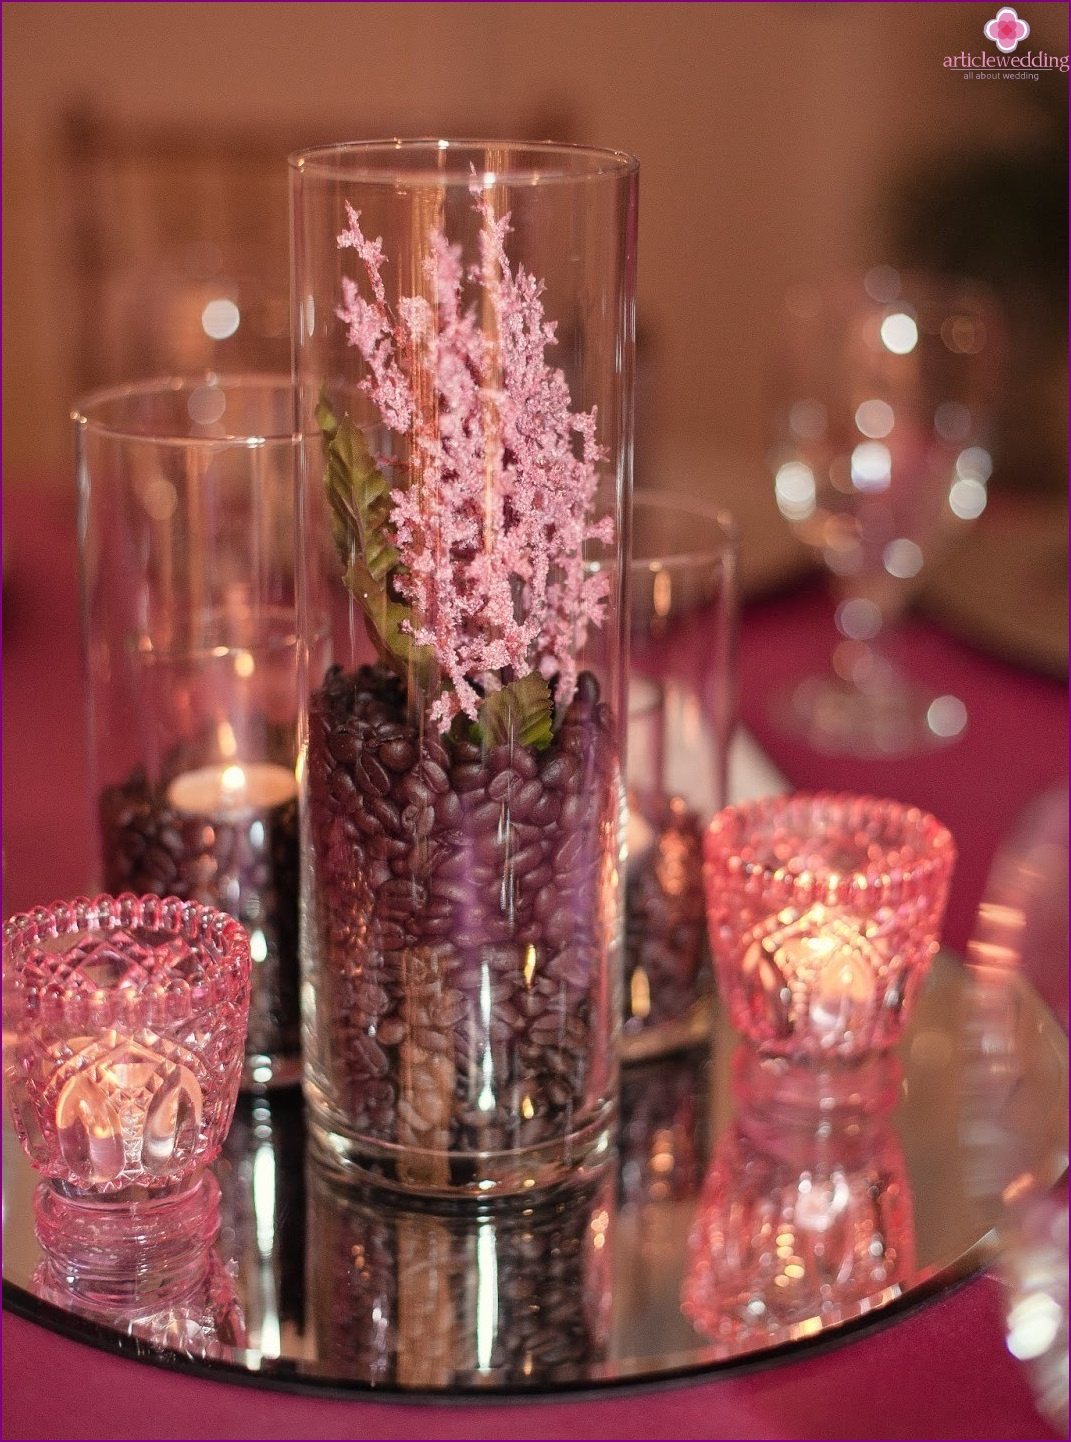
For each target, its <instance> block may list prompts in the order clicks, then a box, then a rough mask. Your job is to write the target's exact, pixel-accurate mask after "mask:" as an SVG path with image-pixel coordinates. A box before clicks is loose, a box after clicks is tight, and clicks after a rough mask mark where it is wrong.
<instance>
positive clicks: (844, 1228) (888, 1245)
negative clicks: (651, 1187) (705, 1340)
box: [681, 1058, 915, 1355]
mask: <svg viewBox="0 0 1071 1442" xmlns="http://www.w3.org/2000/svg"><path fill="white" fill-rule="evenodd" d="M738 1059H739V1058H738ZM759 1065H760V1066H764V1067H765V1068H767V1070H768V1073H769V1074H768V1075H766V1076H759V1077H758V1078H756V1076H755V1068H754V1067H752V1068H750V1075H749V1069H748V1068H747V1067H746V1066H744V1067H741V1066H738V1067H737V1069H736V1075H737V1082H738V1085H737V1087H736V1088H735V1090H736V1093H737V1106H738V1111H737V1114H736V1117H735V1118H734V1120H733V1122H732V1123H731V1124H730V1126H729V1127H728V1129H727V1130H726V1132H725V1133H724V1134H723V1135H722V1138H721V1140H720V1142H719V1143H718V1147H717V1151H716V1152H715V1155H714V1159H713V1162H712V1165H711V1168H710V1171H709V1172H708V1173H707V1177H706V1180H705V1182H704V1184H703V1190H702V1194H701V1196H700V1200H699V1207H698V1210H697V1211H696V1216H695V1221H694V1223H693V1226H692V1232H691V1237H690V1240H689V1256H688V1265H687V1269H686V1272H685V1277H684V1284H683V1289H682V1295H681V1304H682V1309H683V1311H684V1313H685V1315H686V1316H687V1317H688V1318H689V1319H690V1320H691V1321H692V1322H693V1324H694V1325H695V1326H696V1328H697V1329H698V1330H699V1331H700V1332H701V1333H703V1335H704V1336H706V1337H709V1338H710V1340H711V1341H712V1342H714V1343H716V1344H718V1345H719V1347H720V1348H723V1349H724V1355H732V1354H733V1353H736V1352H739V1351H746V1350H749V1349H750V1348H753V1347H755V1346H756V1345H761V1344H767V1345H769V1344H776V1343H777V1342H780V1341H788V1340H791V1339H792V1338H793V1337H794V1336H801V1335H809V1334H810V1333H812V1332H815V1331H817V1330H819V1327H820V1326H821V1325H831V1324H834V1323H836V1322H838V1321H840V1320H842V1319H843V1318H844V1317H847V1316H852V1315H855V1314H856V1313H857V1312H858V1311H859V1310H860V1308H861V1306H862V1305H863V1304H865V1302H866V1300H867V1299H870V1298H874V1297H875V1296H880V1295H882V1294H883V1293H886V1292H887V1293H888V1294H889V1295H890V1296H893V1295H895V1294H896V1292H897V1291H899V1290H900V1289H901V1288H902V1287H904V1286H906V1285H908V1284H909V1282H910V1280H911V1278H912V1277H913V1276H914V1274H915V1234H914V1221H913V1215H912V1204H911V1193H910V1188H909V1185H908V1179H907V1168H906V1166H905V1163H904V1157H903V1152H902V1150H901V1148H900V1143H899V1141H898V1139H897V1137H896V1133H895V1132H894V1130H893V1129H892V1127H891V1126H890V1124H889V1111H890V1109H891V1105H892V1103H893V1101H894V1100H895V1097H896V1087H895V1085H893V1086H889V1085H888V1078H887V1077H885V1076H884V1075H882V1074H881V1073H876V1074H875V1076H874V1077H871V1078H868V1081H869V1082H879V1083H881V1084H882V1085H881V1091H880V1093H875V1094H874V1095H869V1094H868V1093H867V1091H866V1088H865V1087H864V1088H862V1089H861V1091H859V1092H858V1093H857V1094H856V1095H855V1096H854V1097H852V1098H850V1099H848V1100H845V1099H844V1098H840V1099H839V1100H838V1104H837V1105H836V1106H835V1108H834V1107H831V1106H829V1105H826V1104H824V1103H823V1104H821V1105H818V1104H814V1103H815V1102H816V1101H817V1097H818V1095H820V1093H816V1092H814V1090H813V1089H812V1088H810V1087H809V1086H808V1082H807V1079H806V1078H797V1077H795V1076H794V1075H793V1074H792V1070H791V1068H789V1069H786V1070H780V1071H774V1070H773V1069H774V1068H779V1067H780V1066H781V1063H779V1062H775V1061H772V1060H770V1061H767V1062H765V1063H760V1064H759ZM852 1070H855V1069H854V1068H853V1069H852ZM741 1080H743V1081H744V1083H745V1087H743V1088H742V1087H741V1086H740V1085H739V1082H740V1081H741ZM894 1080H895V1078H894ZM756 1082H757V1084H756ZM809 1091H810V1093H811V1104H808V1102H807V1101H806V1100H803V1099H804V1098H806V1096H807V1093H808V1092H809ZM772 1114H773V1115H775V1116H776V1122H773V1123H772V1122H771V1115H772ZM816 1319H821V1321H820V1322H819V1321H817V1320H816Z"/></svg>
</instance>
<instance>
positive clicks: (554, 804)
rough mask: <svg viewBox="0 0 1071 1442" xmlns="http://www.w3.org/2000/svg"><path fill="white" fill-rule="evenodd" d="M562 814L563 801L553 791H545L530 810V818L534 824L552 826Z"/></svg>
mask: <svg viewBox="0 0 1071 1442" xmlns="http://www.w3.org/2000/svg"><path fill="white" fill-rule="evenodd" d="M560 814H561V801H560V800H559V798H558V797H557V796H556V795H555V794H554V792H552V791H543V792H542V793H541V794H540V795H539V796H538V797H537V798H536V799H535V801H534V803H533V805H532V807H531V810H530V811H529V812H528V820H529V821H531V822H532V824H533V825H534V826H540V827H547V828H549V827H552V826H553V825H554V823H555V822H556V821H557V820H558V817H559V816H560Z"/></svg>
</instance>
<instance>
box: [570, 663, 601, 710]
mask: <svg viewBox="0 0 1071 1442" xmlns="http://www.w3.org/2000/svg"><path fill="white" fill-rule="evenodd" d="M598 699H599V683H598V680H597V679H596V678H595V676H594V675H593V674H592V672H591V671H581V673H580V675H579V676H578V677H577V678H576V700H577V701H578V702H580V703H587V704H589V705H594V703H595V702H596V701H598ZM575 704H576V703H575V702H574V705H575Z"/></svg>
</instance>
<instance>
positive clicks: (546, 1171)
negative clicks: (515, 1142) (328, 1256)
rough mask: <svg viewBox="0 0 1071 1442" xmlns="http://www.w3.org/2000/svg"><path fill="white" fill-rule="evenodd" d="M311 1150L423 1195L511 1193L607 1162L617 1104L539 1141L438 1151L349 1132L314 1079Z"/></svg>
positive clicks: (333, 1168)
mask: <svg viewBox="0 0 1071 1442" xmlns="http://www.w3.org/2000/svg"><path fill="white" fill-rule="evenodd" d="M305 1100H306V1105H307V1107H308V1137H309V1152H310V1155H311V1156H313V1157H314V1158H315V1159H316V1161H317V1162H318V1163H319V1165H320V1166H321V1167H323V1168H325V1169H326V1170H327V1171H328V1172H329V1173H331V1174H333V1175H334V1176H336V1177H338V1178H341V1179H343V1180H346V1181H353V1182H368V1183H371V1184H373V1185H375V1186H377V1187H379V1188H380V1189H385V1190H387V1191H393V1192H402V1193H407V1194H413V1195H418V1196H423V1197H440V1198H447V1199H449V1198H457V1199H462V1198H465V1197H483V1198H486V1197H499V1196H502V1197H506V1196H517V1195H523V1194H526V1193H531V1192H536V1191H542V1190H544V1189H545V1188H547V1187H553V1186H557V1185H558V1184H559V1183H561V1182H564V1181H567V1180H569V1179H575V1178H577V1177H580V1176H585V1175H587V1174H588V1173H590V1172H592V1171H594V1170H596V1169H597V1168H599V1167H602V1166H603V1165H605V1163H606V1161H607V1159H608V1157H609V1156H610V1155H611V1153H612V1152H613V1150H614V1128H615V1123H616V1114H617V1107H616V1102H613V1101H610V1102H606V1103H604V1105H603V1106H602V1107H601V1108H600V1109H599V1110H598V1111H597V1112H596V1113H595V1114H594V1116H593V1117H591V1118H590V1119H589V1120H588V1121H587V1122H586V1124H585V1125H584V1126H582V1127H578V1128H577V1129H576V1130H575V1131H572V1132H569V1133H567V1134H566V1135H565V1136H562V1137H556V1138H555V1139H554V1140H553V1141H549V1142H543V1143H541V1144H540V1145H538V1146H529V1147H516V1148H512V1149H506V1150H502V1151H495V1152H476V1151H450V1152H445V1151H431V1150H428V1149H424V1148H420V1147H409V1146H397V1145H393V1144H391V1143H389V1142H379V1141H374V1140H372V1139H371V1138H368V1137H363V1136H357V1135H354V1134H353V1133H352V1132H350V1131H349V1130H348V1129H347V1127H346V1125H345V1122H344V1119H343V1118H341V1117H339V1116H338V1115H337V1113H336V1112H335V1111H334V1110H333V1108H332V1107H331V1106H330V1104H329V1103H328V1101H327V1099H326V1098H325V1097H324V1096H323V1094H322V1092H320V1090H319V1089H318V1088H317V1087H316V1086H315V1084H314V1083H312V1082H311V1081H306V1088H305Z"/></svg>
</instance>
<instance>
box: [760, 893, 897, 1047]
mask: <svg viewBox="0 0 1071 1442" xmlns="http://www.w3.org/2000/svg"><path fill="white" fill-rule="evenodd" d="M868 929H869V928H868V924H867V923H866V922H865V921H864V920H862V919H861V918H859V917H857V916H853V915H852V914H851V913H850V912H848V911H846V910H844V909H842V908H833V907H827V906H822V905H815V906H812V907H810V908H809V909H808V910H806V911H804V912H803V913H802V914H801V915H800V916H799V917H797V918H796V920H795V921H789V922H787V923H784V924H775V925H774V926H773V929H771V930H770V931H768V932H767V933H766V934H765V935H764V936H760V937H759V938H758V939H757V940H756V941H755V943H753V945H752V947H751V949H750V950H749V952H748V954H747V955H746V957H745V960H744V968H745V972H746V973H747V972H750V973H752V974H754V975H755V976H756V977H758V978H760V982H761V985H762V988H763V990H765V991H766V992H767V993H769V1002H770V1004H771V1006H772V1007H773V1010H774V1012H775V1013H779V1014H780V1021H779V1024H778V1027H777V1030H778V1031H780V1032H782V1033H784V1032H785V1031H786V1030H788V1029H791V1030H795V1029H797V1028H799V1027H801V1026H803V1025H806V1027H807V1028H808V1029H809V1030H811V1031H812V1033H813V1035H814V1037H815V1039H816V1040H817V1042H818V1043H819V1045H820V1046H822V1047H832V1046H837V1045H839V1044H840V1043H841V1042H842V1041H844V1040H846V1039H848V1038H850V1037H851V1036H852V1035H853V1034H854V1033H855V1032H857V1031H858V1030H859V1028H860V1027H861V1026H862V1025H863V1023H864V1022H865V1021H866V1020H867V1019H868V1017H869V1014H870V1011H871V1008H872V1007H873V1004H874V1001H875V998H876V996H877V991H878V979H879V976H880V973H881V968H882V962H883V958H882V954H881V952H880V950H879V949H878V947H877V946H876V945H875V943H874V941H873V940H871V938H870V937H869V936H868V934H867V933H868Z"/></svg>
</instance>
